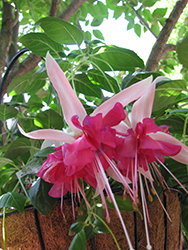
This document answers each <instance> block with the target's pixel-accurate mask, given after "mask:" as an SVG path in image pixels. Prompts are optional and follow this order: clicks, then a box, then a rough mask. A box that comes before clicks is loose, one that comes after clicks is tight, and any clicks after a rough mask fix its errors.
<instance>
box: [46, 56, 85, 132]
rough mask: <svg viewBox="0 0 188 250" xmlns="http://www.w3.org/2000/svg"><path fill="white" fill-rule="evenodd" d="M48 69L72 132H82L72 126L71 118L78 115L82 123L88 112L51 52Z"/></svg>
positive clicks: (47, 61) (47, 60)
mask: <svg viewBox="0 0 188 250" xmlns="http://www.w3.org/2000/svg"><path fill="white" fill-rule="evenodd" d="M46 69H47V73H48V76H49V78H50V80H51V81H52V83H53V86H54V88H55V89H56V91H57V93H58V96H59V99H60V102H61V106H62V110H63V115H64V117H65V120H66V122H67V124H68V125H69V127H70V128H71V129H72V131H74V132H77V133H79V132H80V130H79V129H78V128H76V127H75V126H74V125H73V124H72V122H71V118H72V116H74V115H78V117H79V119H80V121H82V120H83V119H84V117H85V116H86V111H85V109H84V107H83V105H82V103H81V102H80V100H79V99H78V97H77V95H76V93H75V92H74V90H73V89H72V87H71V85H70V83H69V82H68V80H67V78H66V76H65V75H64V73H63V71H62V70H61V68H60V67H59V65H58V64H57V63H56V61H55V60H54V59H53V57H52V56H51V55H50V54H49V52H47V54H46Z"/></svg>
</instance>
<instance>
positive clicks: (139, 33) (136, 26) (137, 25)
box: [134, 23, 141, 37]
mask: <svg viewBox="0 0 188 250" xmlns="http://www.w3.org/2000/svg"><path fill="white" fill-rule="evenodd" d="M134 31H135V33H136V34H137V36H138V37H140V36H141V26H140V24H138V23H136V24H135V25H134Z"/></svg>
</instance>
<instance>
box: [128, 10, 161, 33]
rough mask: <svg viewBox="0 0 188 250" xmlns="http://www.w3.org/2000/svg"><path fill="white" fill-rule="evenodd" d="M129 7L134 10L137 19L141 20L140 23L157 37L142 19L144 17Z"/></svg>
mask: <svg viewBox="0 0 188 250" xmlns="http://www.w3.org/2000/svg"><path fill="white" fill-rule="evenodd" d="M131 9H132V10H133V11H134V13H135V14H136V16H137V17H138V19H139V20H140V21H141V22H142V24H143V25H144V27H145V28H146V29H147V30H148V31H150V32H151V34H152V35H153V36H154V37H155V38H157V35H156V34H155V32H153V30H152V29H151V28H150V27H149V26H148V24H147V23H146V22H145V21H144V19H143V18H142V17H141V15H140V14H139V13H138V12H137V11H136V10H135V9H134V7H132V6H131Z"/></svg>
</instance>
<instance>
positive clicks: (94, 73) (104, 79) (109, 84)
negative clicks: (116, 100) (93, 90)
mask: <svg viewBox="0 0 188 250" xmlns="http://www.w3.org/2000/svg"><path fill="white" fill-rule="evenodd" d="M88 76H89V78H90V79H92V80H94V81H95V82H96V83H97V84H98V85H99V86H100V87H101V88H102V89H104V90H107V91H110V92H112V93H118V92H119V90H120V89H119V86H118V82H117V81H116V80H115V79H114V78H113V77H111V76H110V75H108V74H106V73H105V72H101V71H99V70H97V69H90V70H88Z"/></svg>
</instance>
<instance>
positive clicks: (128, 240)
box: [95, 154, 134, 250]
mask: <svg viewBox="0 0 188 250" xmlns="http://www.w3.org/2000/svg"><path fill="white" fill-rule="evenodd" d="M95 157H96V160H97V162H98V166H99V168H100V172H101V174H102V179H103V181H104V182H105V185H106V188H107V189H108V191H109V194H110V196H111V199H112V202H113V204H114V207H115V209H116V212H117V214H118V216H119V219H120V222H121V225H122V227H123V230H124V233H125V236H126V238H127V242H128V245H129V249H130V250H134V249H133V246H132V244H131V241H130V238H129V235H128V232H127V229H126V227H125V223H124V221H123V218H122V216H121V213H120V211H119V208H118V205H117V203H116V200H115V198H114V195H113V193H112V190H111V187H110V184H109V182H108V179H107V177H106V174H105V172H104V169H103V166H102V164H101V162H100V159H99V157H98V155H97V154H95Z"/></svg>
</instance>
